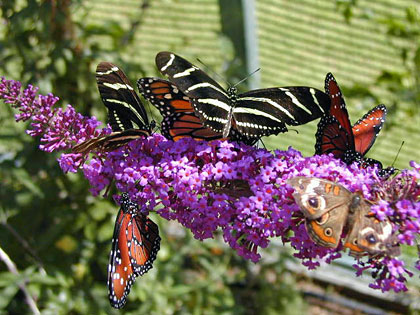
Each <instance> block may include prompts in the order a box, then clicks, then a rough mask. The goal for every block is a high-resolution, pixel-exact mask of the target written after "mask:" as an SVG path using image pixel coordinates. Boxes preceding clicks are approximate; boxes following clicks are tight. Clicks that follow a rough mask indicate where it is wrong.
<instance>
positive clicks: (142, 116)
mask: <svg viewBox="0 0 420 315" xmlns="http://www.w3.org/2000/svg"><path fill="white" fill-rule="evenodd" d="M96 82H97V84H98V89H99V93H100V95H101V98H102V101H103V103H104V105H105V106H106V107H107V109H108V120H109V124H110V125H111V129H112V131H113V132H112V133H111V134H110V135H107V136H103V137H98V138H93V139H89V140H87V141H85V142H82V143H80V144H78V145H76V146H75V147H74V148H73V152H75V153H83V154H85V153H88V152H89V151H91V150H93V149H99V150H100V151H112V150H115V149H116V148H118V147H120V146H122V145H124V144H126V143H127V142H130V141H131V140H134V139H137V138H139V137H144V136H146V137H147V136H149V135H150V134H151V130H152V128H153V124H150V123H149V120H148V118H147V113H146V111H145V109H144V106H143V104H142V102H141V100H140V98H139V96H138V95H137V93H136V92H135V91H134V88H133V86H132V84H131V82H130V80H129V79H128V78H127V76H126V75H125V73H124V72H123V71H122V70H121V69H120V68H119V67H117V66H116V65H114V64H112V63H110V62H101V63H99V64H98V66H97V68H96Z"/></svg>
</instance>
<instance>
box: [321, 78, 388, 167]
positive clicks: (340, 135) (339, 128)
mask: <svg viewBox="0 0 420 315" xmlns="http://www.w3.org/2000/svg"><path fill="white" fill-rule="evenodd" d="M325 91H326V92H327V94H328V95H329V96H330V98H331V108H330V111H329V113H328V115H326V116H323V117H322V118H321V120H320V122H319V124H318V130H317V133H316V136H315V137H316V144H315V154H327V153H333V155H334V156H335V157H337V158H340V159H342V160H343V161H344V162H346V163H348V164H351V163H353V162H354V161H357V162H359V163H361V164H362V166H363V167H366V166H368V165H373V164H377V165H378V166H379V167H380V168H382V164H381V163H380V162H379V161H377V160H374V159H369V158H364V155H365V154H366V153H367V152H368V151H369V149H370V148H371V146H372V145H373V143H374V142H375V140H376V137H377V135H378V133H379V131H380V130H381V128H382V126H383V124H384V122H385V118H386V113H387V111H386V107H385V105H378V106H376V107H375V108H373V109H371V110H370V111H369V112H368V113H367V114H365V115H364V116H363V117H362V118H361V119H360V120H358V121H357V122H356V123H355V124H354V125H353V126H351V123H350V119H349V115H348V112H347V109H346V105H345V102H344V98H343V95H342V93H341V90H340V88H339V87H338V84H337V82H336V80H335V79H334V77H333V75H332V74H331V73H328V74H327V77H326V79H325Z"/></svg>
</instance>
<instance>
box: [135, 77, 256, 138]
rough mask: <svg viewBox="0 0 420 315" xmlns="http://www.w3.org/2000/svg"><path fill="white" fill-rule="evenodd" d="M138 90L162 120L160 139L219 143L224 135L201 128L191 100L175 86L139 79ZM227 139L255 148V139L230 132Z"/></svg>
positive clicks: (200, 122) (156, 79)
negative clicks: (186, 138)
mask: <svg viewBox="0 0 420 315" xmlns="http://www.w3.org/2000/svg"><path fill="white" fill-rule="evenodd" d="M137 86H138V88H139V91H140V93H141V94H142V95H143V97H144V98H145V99H146V100H148V101H149V102H150V103H151V104H152V105H153V106H155V107H156V108H157V109H158V110H159V112H160V114H161V115H162V117H163V120H162V123H161V132H162V135H163V136H164V137H165V138H167V139H170V140H173V141H178V140H179V139H182V138H185V137H191V138H193V139H195V140H206V141H211V140H220V139H224V138H223V134H222V133H220V132H216V131H213V130H212V129H210V128H208V127H206V126H204V124H203V123H202V121H201V119H200V118H199V117H198V116H197V114H196V113H195V112H194V108H193V107H192V104H191V100H190V99H189V98H188V96H186V95H185V94H184V93H183V92H182V91H181V90H180V89H178V88H177V87H176V86H175V85H174V84H172V83H171V82H169V81H167V80H163V79H160V78H152V77H148V78H141V79H139V80H138V81H137ZM227 139H229V140H232V141H237V142H244V143H246V144H248V145H252V144H254V143H255V142H256V141H257V140H258V138H252V139H248V138H246V137H241V135H240V134H238V133H237V132H235V129H231V131H230V133H229V135H228V137H227Z"/></svg>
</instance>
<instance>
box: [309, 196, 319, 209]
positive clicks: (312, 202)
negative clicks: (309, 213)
mask: <svg viewBox="0 0 420 315" xmlns="http://www.w3.org/2000/svg"><path fill="white" fill-rule="evenodd" d="M308 204H309V205H310V206H311V207H312V208H315V209H318V208H319V202H318V197H316V196H314V197H311V198H309V199H308Z"/></svg>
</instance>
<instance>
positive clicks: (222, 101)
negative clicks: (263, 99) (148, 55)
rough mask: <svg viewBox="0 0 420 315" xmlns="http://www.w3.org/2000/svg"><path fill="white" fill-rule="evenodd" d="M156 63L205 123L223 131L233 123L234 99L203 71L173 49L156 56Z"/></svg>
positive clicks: (215, 129) (218, 130)
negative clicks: (231, 120) (185, 96)
mask: <svg viewBox="0 0 420 315" xmlns="http://www.w3.org/2000/svg"><path fill="white" fill-rule="evenodd" d="M156 66H157V67H158V69H159V71H160V72H161V73H162V74H164V75H166V76H167V77H168V78H169V81H171V82H172V83H173V84H175V85H176V86H177V87H178V88H179V89H180V90H181V91H182V92H183V93H184V94H185V95H187V96H188V97H189V98H190V99H191V102H192V105H193V107H194V110H195V113H196V114H197V115H198V116H199V117H200V119H201V121H202V122H203V123H204V125H205V126H207V127H209V128H211V129H213V130H214V131H216V132H222V131H223V128H224V127H225V125H226V124H227V123H228V122H230V119H229V116H230V115H231V105H230V103H231V101H230V98H229V96H228V94H227V92H226V91H225V90H224V89H223V88H222V87H221V86H220V85H219V84H218V83H217V82H216V81H214V80H213V79H212V78H210V77H209V76H208V75H207V74H206V73H205V72H204V71H202V70H200V68H198V67H197V66H194V65H193V64H192V63H190V62H189V61H187V60H185V59H184V58H182V57H180V56H177V55H175V54H173V53H170V52H166V51H163V52H160V53H158V54H157V55H156Z"/></svg>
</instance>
